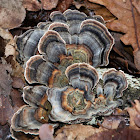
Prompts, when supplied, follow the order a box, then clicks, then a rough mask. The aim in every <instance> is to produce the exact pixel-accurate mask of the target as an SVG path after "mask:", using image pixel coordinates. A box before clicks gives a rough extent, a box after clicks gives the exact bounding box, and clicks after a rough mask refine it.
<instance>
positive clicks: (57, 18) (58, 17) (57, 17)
mask: <svg viewBox="0 0 140 140" xmlns="http://www.w3.org/2000/svg"><path fill="white" fill-rule="evenodd" d="M50 19H51V20H52V21H53V22H62V23H65V22H66V18H65V17H64V15H63V14H62V13H61V12H60V11H54V12H52V13H51V14H50Z"/></svg>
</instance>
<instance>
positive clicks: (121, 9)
mask: <svg viewBox="0 0 140 140" xmlns="http://www.w3.org/2000/svg"><path fill="white" fill-rule="evenodd" d="M89 1H90V2H93V3H97V4H100V5H104V6H105V7H106V8H107V9H108V10H109V11H110V12H111V13H112V14H113V15H115V16H116V17H117V19H116V20H113V21H110V22H108V23H107V24H106V25H107V27H108V28H109V29H111V30H113V31H117V32H123V33H125V35H123V36H122V37H121V38H120V39H121V41H122V42H123V43H124V44H125V45H132V47H133V55H134V62H135V65H136V67H137V69H138V70H139V71H140V61H139V59H140V38H139V36H140V24H139V21H140V15H139V13H138V12H137V10H136V9H135V7H134V6H133V5H132V0H127V1H123V0H113V1H112V0H100V1H99V0H89ZM133 4H134V3H133Z"/></svg>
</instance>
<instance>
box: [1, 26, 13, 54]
mask: <svg viewBox="0 0 140 140" xmlns="http://www.w3.org/2000/svg"><path fill="white" fill-rule="evenodd" d="M14 44H15V42H14V39H13V36H12V34H11V33H10V32H9V31H8V30H4V29H2V28H0V56H1V57H3V56H4V55H9V54H14V53H15V48H14V47H13V45H14ZM9 48H10V49H12V50H10V51H8V50H9Z"/></svg>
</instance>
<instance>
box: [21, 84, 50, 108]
mask: <svg viewBox="0 0 140 140" xmlns="http://www.w3.org/2000/svg"><path fill="white" fill-rule="evenodd" d="M47 89H48V87H46V86H26V87H24V88H23V99H24V101H25V102H26V103H27V104H29V105H30V106H34V107H37V106H40V105H42V104H41V100H42V98H43V97H45V95H46V91H47ZM46 101H47V99H46Z"/></svg>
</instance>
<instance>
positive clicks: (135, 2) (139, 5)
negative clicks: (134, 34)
mask: <svg viewBox="0 0 140 140" xmlns="http://www.w3.org/2000/svg"><path fill="white" fill-rule="evenodd" d="M132 4H133V6H134V7H135V8H136V10H137V11H138V13H139V14H140V1H139V0H133V2H132Z"/></svg>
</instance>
